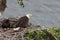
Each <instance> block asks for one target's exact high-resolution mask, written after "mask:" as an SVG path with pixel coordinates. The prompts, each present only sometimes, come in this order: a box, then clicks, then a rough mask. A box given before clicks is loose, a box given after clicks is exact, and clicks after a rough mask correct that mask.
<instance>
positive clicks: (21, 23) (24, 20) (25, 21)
mask: <svg viewBox="0 0 60 40" xmlns="http://www.w3.org/2000/svg"><path fill="white" fill-rule="evenodd" d="M31 16H32V14H27V15H26V16H23V17H21V18H19V19H18V21H17V23H16V28H14V29H13V30H18V29H19V28H20V27H21V28H26V25H27V24H28V22H29V19H30V17H31Z"/></svg>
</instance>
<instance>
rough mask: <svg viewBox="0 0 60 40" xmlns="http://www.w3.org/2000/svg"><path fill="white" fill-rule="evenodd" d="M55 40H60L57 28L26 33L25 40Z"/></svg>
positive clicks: (59, 29) (59, 31)
mask: <svg viewBox="0 0 60 40" xmlns="http://www.w3.org/2000/svg"><path fill="white" fill-rule="evenodd" d="M56 39H57V40H60V28H59V27H53V28H48V29H45V30H37V31H28V32H27V40H56Z"/></svg>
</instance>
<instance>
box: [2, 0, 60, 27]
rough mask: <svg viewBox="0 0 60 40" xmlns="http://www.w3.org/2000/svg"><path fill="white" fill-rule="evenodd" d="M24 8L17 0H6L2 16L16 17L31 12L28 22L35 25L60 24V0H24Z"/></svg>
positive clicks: (49, 25)
mask: <svg viewBox="0 0 60 40" xmlns="http://www.w3.org/2000/svg"><path fill="white" fill-rule="evenodd" d="M24 4H25V8H22V7H20V6H19V5H18V3H17V0H7V8H6V10H5V12H4V14H3V17H17V16H24V15H25V14H28V13H32V14H33V16H32V17H31V19H30V22H31V23H33V24H36V25H41V26H43V25H44V26H46V27H53V26H60V0H24Z"/></svg>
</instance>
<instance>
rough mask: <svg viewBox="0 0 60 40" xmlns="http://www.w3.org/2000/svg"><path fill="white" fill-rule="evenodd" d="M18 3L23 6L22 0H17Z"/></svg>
mask: <svg viewBox="0 0 60 40" xmlns="http://www.w3.org/2000/svg"><path fill="white" fill-rule="evenodd" d="M18 4H19V5H20V6H21V7H23V8H24V3H23V0H18Z"/></svg>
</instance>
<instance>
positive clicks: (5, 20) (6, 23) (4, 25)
mask: <svg viewBox="0 0 60 40" xmlns="http://www.w3.org/2000/svg"><path fill="white" fill-rule="evenodd" d="M9 27H10V20H9V19H4V20H3V22H2V28H3V29H7V28H9Z"/></svg>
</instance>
